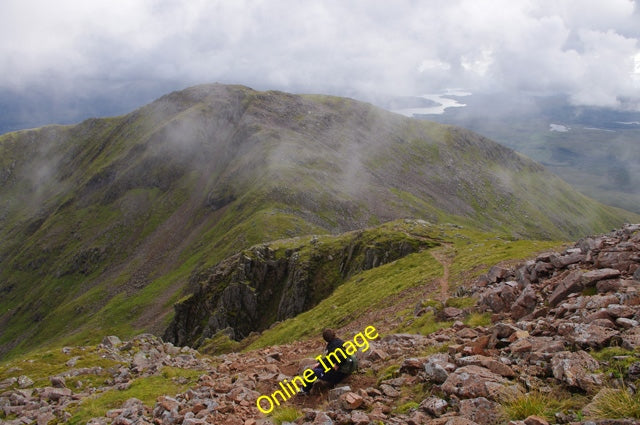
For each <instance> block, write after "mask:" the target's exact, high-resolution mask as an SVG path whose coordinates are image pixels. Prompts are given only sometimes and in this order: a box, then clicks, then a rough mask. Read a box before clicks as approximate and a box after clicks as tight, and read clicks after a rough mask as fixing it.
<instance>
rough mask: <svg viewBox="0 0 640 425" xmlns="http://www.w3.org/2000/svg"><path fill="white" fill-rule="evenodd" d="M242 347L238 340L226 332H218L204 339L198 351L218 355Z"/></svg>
mask: <svg viewBox="0 0 640 425" xmlns="http://www.w3.org/2000/svg"><path fill="white" fill-rule="evenodd" d="M240 347H241V344H240V343H239V342H238V341H234V340H233V339H231V338H229V336H228V335H227V334H226V333H224V332H218V333H216V334H215V335H214V336H213V337H211V338H207V339H205V340H204V343H203V344H202V345H201V346H200V347H198V351H200V352H201V353H204V354H210V355H218V354H225V353H231V352H233V351H237V350H238V349H239V348H240Z"/></svg>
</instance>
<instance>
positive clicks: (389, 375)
mask: <svg viewBox="0 0 640 425" xmlns="http://www.w3.org/2000/svg"><path fill="white" fill-rule="evenodd" d="M399 372H400V365H397V364H396V365H391V366H387V367H386V368H384V369H383V370H381V371H380V373H379V374H378V385H380V383H381V382H382V381H386V380H387V379H393V378H397V377H398V375H399Z"/></svg>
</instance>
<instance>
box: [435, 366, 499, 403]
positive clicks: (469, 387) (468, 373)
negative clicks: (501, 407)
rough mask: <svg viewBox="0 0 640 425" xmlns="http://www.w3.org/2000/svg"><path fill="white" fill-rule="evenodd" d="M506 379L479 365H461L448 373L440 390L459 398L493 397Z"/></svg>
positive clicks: (497, 394)
mask: <svg viewBox="0 0 640 425" xmlns="http://www.w3.org/2000/svg"><path fill="white" fill-rule="evenodd" d="M507 384H508V380H507V379H505V378H503V377H502V376H500V375H498V374H497V373H493V372H491V371H490V370H489V369H487V368H485V367H481V366H474V365H471V366H463V367H461V368H459V369H457V370H456V371H455V372H453V373H452V374H450V375H449V377H448V378H447V380H446V381H445V382H444V384H442V390H443V391H444V392H445V393H447V394H449V395H456V396H458V397H461V398H477V397H486V398H489V399H495V398H496V397H497V396H499V394H500V393H501V391H502V389H503V388H504V386H505V385H507Z"/></svg>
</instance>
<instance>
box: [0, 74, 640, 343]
mask: <svg viewBox="0 0 640 425" xmlns="http://www.w3.org/2000/svg"><path fill="white" fill-rule="evenodd" d="M0 199H1V201H0V295H1V297H0V355H2V354H6V353H8V352H20V351H24V350H27V349H29V348H31V347H34V346H37V345H41V344H43V343H45V342H50V341H58V342H70V343H72V342H88V341H94V340H96V339H98V338H100V337H101V336H102V335H103V334H104V333H105V332H115V333H119V334H121V335H128V334H132V333H134V332H137V331H140V330H151V331H154V332H162V331H163V330H164V328H165V327H166V326H167V324H168V323H169V321H170V320H171V318H172V311H173V310H172V305H173V303H174V302H176V301H178V300H179V299H180V298H181V297H183V296H184V295H187V294H189V293H190V292H191V291H192V290H193V289H194V288H192V287H189V284H190V282H192V277H193V276H197V274H198V272H199V271H201V270H206V269H208V268H210V267H212V266H213V265H215V264H216V263H218V262H219V261H221V260H223V259H224V258H226V257H228V256H230V255H232V254H233V253H235V252H238V251H239V250H241V249H245V248H248V247H249V246H252V245H254V244H258V243H262V242H265V241H269V240H275V239H280V238H284V237H292V236H296V235H306V234H320V233H339V232H344V231H348V230H353V229H357V228H363V227H366V226H372V225H376V224H379V223H382V222H386V221H389V220H393V219H397V218H404V217H417V218H423V219H425V220H428V221H431V222H434V223H440V222H446V221H449V222H456V223H460V224H464V225H465V226H471V227H473V228H478V229H483V230H486V231H491V232H495V233H500V234H505V235H507V236H509V237H525V238H530V237H536V238H545V239H549V238H556V239H564V238H568V237H571V236H574V235H578V234H580V235H581V234H584V233H590V232H595V231H600V230H606V229H609V228H611V227H613V226H616V225H618V224H620V223H621V222H623V221H630V220H637V216H634V215H633V214H630V213H626V212H624V211H621V210H616V209H613V208H609V207H606V206H603V205H601V204H598V203H596V202H594V201H592V200H590V199H588V198H586V197H584V196H582V195H580V194H578V193H576V192H575V191H574V190H572V189H571V188H570V187H569V186H568V185H567V184H565V183H564V182H562V181H561V180H559V179H558V178H556V177H554V176H553V175H551V174H549V173H547V172H546V171H545V170H544V169H543V168H542V167H541V166H539V165H538V164H536V163H534V162H532V161H530V160H528V159H526V158H524V157H521V156H519V155H518V154H516V153H515V152H513V151H511V150H509V149H507V148H504V147H502V146H500V145H498V144H495V143H493V142H491V141H489V140H487V139H484V138H482V137H480V136H478V135H476V134H473V133H471V132H469V131H466V130H462V129H459V128H455V127H449V126H443V125H439V124H435V123H430V122H423V121H418V120H411V119H407V118H404V117H401V116H398V115H395V114H391V113H387V112H384V111H382V110H380V109H377V108H374V107H372V106H370V105H367V104H363V103H359V102H355V101H352V100H349V99H342V98H335V97H328V96H317V95H309V96H294V95H289V94H285V93H279V92H256V91H253V90H251V89H248V88H246V87H240V86H222V85H210V86H198V87H193V88H190V89H187V90H184V91H181V92H176V93H171V94H169V95H167V96H164V97H162V98H160V99H158V100H157V101H155V102H153V103H152V104H150V105H148V106H145V107H143V108H140V109H138V110H136V111H134V112H132V113H131V114H128V115H125V116H122V117H117V118H109V119H92V120H87V121H85V122H83V123H81V124H79V125H76V126H66V127H61V126H52V127H45V128H42V129H37V130H29V131H21V132H16V133H9V134H6V135H4V136H2V137H0Z"/></svg>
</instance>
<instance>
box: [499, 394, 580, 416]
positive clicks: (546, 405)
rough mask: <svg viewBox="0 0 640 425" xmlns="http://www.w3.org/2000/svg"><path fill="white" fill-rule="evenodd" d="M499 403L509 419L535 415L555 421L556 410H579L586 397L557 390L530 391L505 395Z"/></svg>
mask: <svg viewBox="0 0 640 425" xmlns="http://www.w3.org/2000/svg"><path fill="white" fill-rule="evenodd" d="M501 404H502V409H503V412H504V415H505V417H506V418H508V419H510V420H523V419H526V418H527V417H529V416H531V415H537V416H540V417H542V418H545V419H546V420H547V421H549V422H555V414H556V413H557V412H573V413H575V412H579V411H580V409H581V408H582V407H583V406H584V405H585V404H586V399H585V397H583V396H580V395H572V394H569V393H564V392H559V391H552V392H550V393H543V392H540V391H531V392H528V393H526V394H522V393H520V394H517V395H514V394H510V395H508V396H505V397H504V398H503V399H502V400H501Z"/></svg>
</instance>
